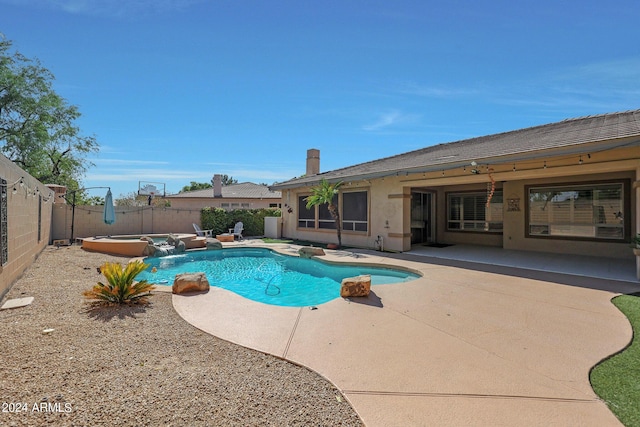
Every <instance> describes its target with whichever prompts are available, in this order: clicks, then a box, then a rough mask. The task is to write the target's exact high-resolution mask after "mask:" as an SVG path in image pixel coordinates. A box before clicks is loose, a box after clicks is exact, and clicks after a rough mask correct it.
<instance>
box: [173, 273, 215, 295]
mask: <svg viewBox="0 0 640 427" xmlns="http://www.w3.org/2000/svg"><path fill="white" fill-rule="evenodd" d="M171 289H172V292H173V293H174V294H185V293H188V292H203V291H208V290H209V281H208V280H207V276H206V275H205V274H204V273H182V274H176V278H175V279H174V281H173V287H172V288H171Z"/></svg>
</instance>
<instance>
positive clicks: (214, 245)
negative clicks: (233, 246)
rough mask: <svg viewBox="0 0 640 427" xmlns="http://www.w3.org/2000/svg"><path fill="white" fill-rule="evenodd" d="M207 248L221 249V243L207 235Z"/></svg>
mask: <svg viewBox="0 0 640 427" xmlns="http://www.w3.org/2000/svg"><path fill="white" fill-rule="evenodd" d="M207 249H222V243H220V240H218V239H214V238H213V237H207Z"/></svg>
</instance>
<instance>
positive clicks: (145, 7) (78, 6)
mask: <svg viewBox="0 0 640 427" xmlns="http://www.w3.org/2000/svg"><path fill="white" fill-rule="evenodd" d="M203 1H205V0H0V3H7V4H13V5H18V6H25V7H31V8H37V9H49V10H50V9H54V10H61V11H64V12H67V13H70V14H74V15H91V16H111V17H127V18H131V17H134V16H136V15H149V14H153V13H166V12H171V11H175V10H181V9H185V8H187V7H189V6H191V5H192V4H196V3H202V2H203Z"/></svg>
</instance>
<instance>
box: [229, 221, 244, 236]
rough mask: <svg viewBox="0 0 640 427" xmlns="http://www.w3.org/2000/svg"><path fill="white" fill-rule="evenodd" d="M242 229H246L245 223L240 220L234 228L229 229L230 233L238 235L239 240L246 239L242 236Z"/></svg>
mask: <svg viewBox="0 0 640 427" xmlns="http://www.w3.org/2000/svg"><path fill="white" fill-rule="evenodd" d="M242 230H244V224H243V223H242V221H238V222H236V225H235V226H234V227H233V228H230V229H229V234H233V236H234V237H237V238H238V240H242V239H244V237H242Z"/></svg>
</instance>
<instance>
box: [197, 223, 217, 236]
mask: <svg viewBox="0 0 640 427" xmlns="http://www.w3.org/2000/svg"><path fill="white" fill-rule="evenodd" d="M193 229H194V230H196V234H197V235H198V236H200V237H213V230H202V229H201V228H200V227H198V224H196V223H193Z"/></svg>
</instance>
